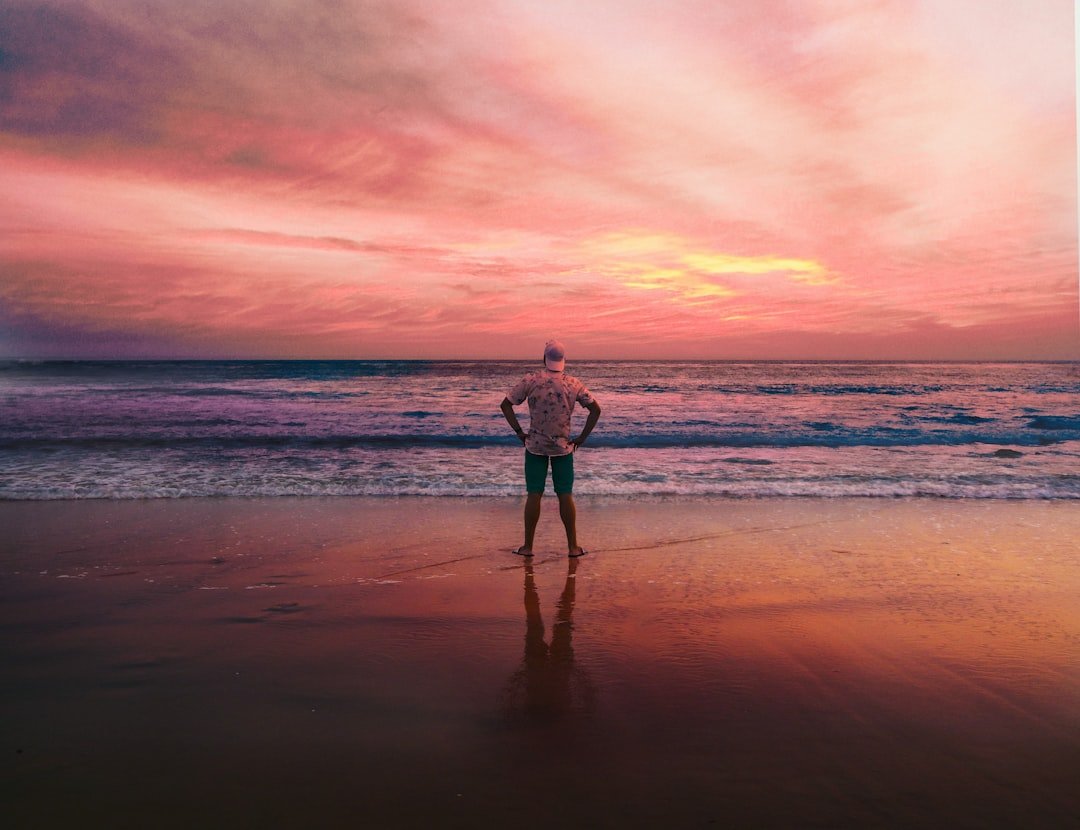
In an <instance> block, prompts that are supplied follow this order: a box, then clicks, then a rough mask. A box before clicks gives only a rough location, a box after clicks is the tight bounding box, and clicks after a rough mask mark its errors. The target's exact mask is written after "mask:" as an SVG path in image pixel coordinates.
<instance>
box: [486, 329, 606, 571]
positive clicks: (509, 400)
mask: <svg viewBox="0 0 1080 830" xmlns="http://www.w3.org/2000/svg"><path fill="white" fill-rule="evenodd" d="M565 367H566V349H565V348H563V344H562V343H560V342H559V341H558V340H549V341H548V342H547V345H545V346H544V368H543V369H540V370H538V371H536V372H530V373H529V374H527V375H525V377H523V378H522V379H521V380H520V381H518V383H517V384H516V385H515V386H514V388H513V389H511V390H510V391H509V392H507V393H506V397H505V398H503V402H502V413H503V415H505V416H506V420H507V423H509V424H510V427H511V429H513V430H514V432H515V433H517V437H518V438H520V439H521V443H523V444H524V445H525V490H526V492H527V494H528V495H527V497H526V499H525V544H524V545H522V546H521V547H519V548H517V549H516V550H515V551H514V553H516V554H518V555H519V556H532V555H533V553H532V547H533V537H534V536H535V534H536V524H537V522H538V521H540V500H541V499H542V498H543V496H544V486H545V484H546V483H547V471H548V464H549V463H550V465H551V481H552V484H553V485H554V486H555V495H557V496H558V497H559V516H560V517H561V518H562V521H563V525H564V526H565V527H566V544H567V549H568V552H569V555H570V556H572V557H573V556H584V555H585V554H586V553H587V551H586V550H585V549H584V548H582V547H581V546H580V545H579V544H578V541H577V508H576V507H575V506H574V496H573V490H574V450H576V449H577V448H578V447H580V446H581V445H582V444H584V443H585V439H587V438H588V437H589V433H590V432H592V430H593V427H595V426H596V422H597V421H598V420H599V419H600V404H598V403H597V402H596V400H595V399H594V398H593V396H592V393H590V392H589V390H588V389H586V388H585V384H584V383H582V382H581V381H580V380H578V379H577V378H575V377H573V376H572V375H568V374H566V372H565V371H564V369H565ZM525 400H528V401H529V432H528V434H526V433H525V431H524V430H523V429H522V428H521V425H520V424H519V423H518V419H517V416H516V415H515V414H514V407H515V406H517V405H518V404H521V403H524V402H525ZM575 403H579V404H581V405H582V406H584V407H586V408H587V409H588V410H589V417H588V419H587V420H586V421H585V428H584V429H583V430H582V431H581V434H580V435H578V436H577V437H576V438H571V437H570V415H571V413H572V412H573V411H574V404H575Z"/></svg>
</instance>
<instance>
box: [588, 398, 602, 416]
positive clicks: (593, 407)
mask: <svg viewBox="0 0 1080 830" xmlns="http://www.w3.org/2000/svg"><path fill="white" fill-rule="evenodd" d="M589 412H591V413H592V414H593V415H595V416H596V417H597V418H599V417H600V404H598V403H597V402H596V401H593V402H592V403H591V404H589Z"/></svg>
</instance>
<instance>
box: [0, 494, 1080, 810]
mask: <svg viewBox="0 0 1080 830" xmlns="http://www.w3.org/2000/svg"><path fill="white" fill-rule="evenodd" d="M546 502H547V503H546V504H545V509H544V515H543V517H542V518H541V523H540V529H539V532H538V544H537V547H538V552H537V555H536V557H535V558H534V560H533V562H532V563H531V565H527V564H526V563H525V562H524V561H522V560H521V559H519V558H517V557H514V556H512V555H511V554H510V553H509V552H508V551H509V549H510V548H511V547H513V546H514V545H515V544H517V543H518V542H519V534H520V501H519V500H517V499H483V498H476V499H440V498H400V499H395V498H381V499H380V498H372V499H363V498H311V499H292V498H277V499H181V500H143V501H95V500H87V501H78V502H63V501H54V502H21V503H20V502H0V526H2V527H3V528H4V532H3V541H2V543H0V544H2V546H3V555H2V560H0V573H2V578H3V584H4V603H3V606H2V611H0V614H2V628H0V632H2V635H0V643H2V646H0V647H2V658H3V663H4V666H5V671H4V678H5V679H4V683H3V686H2V693H0V694H2V699H0V702H2V705H3V712H4V743H5V747H4V752H5V758H6V762H5V767H4V774H3V780H4V783H3V791H4V792H3V801H4V804H5V812H6V813H7V814H8V815H9V816H11V817H14V818H15V819H16V822H15V824H14V825H9V826H19V827H59V826H75V825H78V826H104V825H109V826H132V827H135V826H141V827H145V826H155V827H167V826H168V827H174V826H175V827H188V826H194V825H196V824H198V825H201V826H231V827H248V826H250V827H255V826H260V827H265V826H280V825H284V824H286V823H297V824H300V825H302V826H310V827H318V826H345V825H348V826H363V827H416V826H438V827H443V826H445V827H482V826H506V825H510V824H512V825H513V826H518V827H550V826H553V823H558V825H559V826H573V827H577V826H580V827H627V826H654V825H656V824H657V823H667V824H668V825H672V826H684V827H699V826H700V827H706V826H732V827H739V826H757V827H762V826H775V827H790V826H800V827H836V826H849V827H940V826H951V827H972V828H974V827H992V826H1001V827H1028V828H1030V827H1063V826H1068V825H1069V824H1070V823H1071V822H1074V821H1076V820H1077V817H1078V816H1080V795H1078V791H1077V788H1076V786H1075V783H1076V781H1077V780H1078V779H1080V606H1078V604H1077V602H1076V599H1077V597H1078V596H1080V559H1078V554H1077V549H1076V539H1078V538H1080V505H1077V504H1076V503H1075V502H1068V501H1066V502H1052V501H985V500H984V501H965V500H932V499H923V500H886V499H795V500H780V499H754V500H723V499H712V500H710V499H696V500H695V499H679V500H663V499H656V500H650V499H636V500H627V499H613V498H588V497H581V498H579V500H578V506H579V515H580V519H579V522H580V531H581V539H582V542H583V543H584V544H585V545H586V547H588V548H589V549H590V550H591V554H590V555H589V556H587V557H585V558H584V559H582V560H581V561H580V562H578V563H577V564H576V565H574V566H571V565H570V564H569V563H568V560H567V558H566V556H565V545H564V541H565V540H564V539H563V538H562V535H561V526H560V524H559V522H558V517H557V513H556V504H555V500H554V499H548V500H546Z"/></svg>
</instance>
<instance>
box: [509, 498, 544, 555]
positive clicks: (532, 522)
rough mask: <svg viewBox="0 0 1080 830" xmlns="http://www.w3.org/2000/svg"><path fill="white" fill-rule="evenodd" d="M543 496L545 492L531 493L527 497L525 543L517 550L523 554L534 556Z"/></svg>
mask: <svg viewBox="0 0 1080 830" xmlns="http://www.w3.org/2000/svg"><path fill="white" fill-rule="evenodd" d="M543 497H544V494H543V493H529V495H528V496H527V497H526V499H525V544H524V545H522V546H521V547H520V548H518V549H517V550H516V551H515V553H519V554H521V555H522V556H532V548H533V538H534V537H535V536H536V523H537V522H539V521H540V500H541V499H542V498H543Z"/></svg>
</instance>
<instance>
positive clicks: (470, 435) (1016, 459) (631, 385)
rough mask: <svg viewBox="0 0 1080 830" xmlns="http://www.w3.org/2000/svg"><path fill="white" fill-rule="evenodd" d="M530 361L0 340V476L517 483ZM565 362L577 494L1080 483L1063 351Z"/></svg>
mask: <svg viewBox="0 0 1080 830" xmlns="http://www.w3.org/2000/svg"><path fill="white" fill-rule="evenodd" d="M535 368H539V362H538V361H344V360H343V361H103V362H89V361H41V362H32V361H6V362H0V498H2V499H88V498H104V499H137V498H174V497H186V496H221V497H225V496H240V497H243V496H296V495H313V496H314V495H365V496H398V495H432V496H505V495H514V494H520V493H522V492H523V477H522V466H523V464H522V461H523V459H522V454H523V449H522V447H521V445H520V443H519V442H518V440H517V439H516V438H515V437H514V435H513V434H512V433H511V432H510V430H509V427H508V426H507V424H506V422H505V420H504V419H503V416H502V414H501V413H500V411H499V403H500V402H501V401H502V398H503V395H504V393H505V392H506V390H507V389H509V388H510V386H512V385H513V384H514V383H515V382H516V381H517V380H518V379H519V378H520V376H521V375H522V374H523V373H524V372H526V371H531V370H533V369H535ZM567 371H568V372H570V373H571V374H574V375H576V376H577V377H579V378H581V379H582V380H583V381H584V382H585V383H586V385H587V386H588V387H589V389H590V390H591V391H592V392H593V394H594V395H595V397H596V398H597V400H598V401H599V402H600V404H601V406H602V407H603V415H602V417H601V419H600V423H599V425H598V427H597V428H596V431H595V432H594V433H593V435H592V437H591V438H590V439H589V442H588V444H587V445H586V446H585V447H583V448H582V449H581V450H580V451H579V455H578V456H577V457H576V458H575V468H576V469H575V472H576V483H575V492H576V493H578V494H592V495H618V496H631V497H640V496H684V495H701V496H728V497H763V496H817V497H842V496H867V497H903V496H925V497H945V498H973V499H1076V498H1080V364H1077V363H870V362H843V363H835V362H716V361H582V362H580V363H573V364H570V365H568V366H567ZM518 412H519V418H520V420H521V422H522V424H523V426H526V428H527V424H528V414H527V407H525V406H522V407H519V408H518ZM584 421H585V411H584V410H582V409H580V408H578V409H577V410H576V411H575V415H574V423H575V428H576V429H580V428H581V425H582V424H583V423H584ZM549 491H550V485H549Z"/></svg>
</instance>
